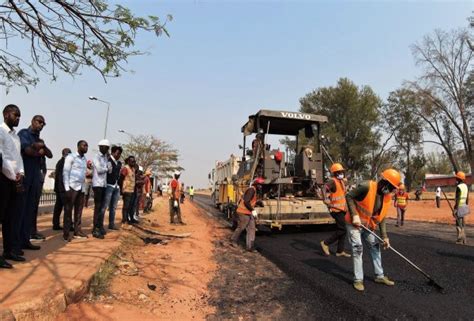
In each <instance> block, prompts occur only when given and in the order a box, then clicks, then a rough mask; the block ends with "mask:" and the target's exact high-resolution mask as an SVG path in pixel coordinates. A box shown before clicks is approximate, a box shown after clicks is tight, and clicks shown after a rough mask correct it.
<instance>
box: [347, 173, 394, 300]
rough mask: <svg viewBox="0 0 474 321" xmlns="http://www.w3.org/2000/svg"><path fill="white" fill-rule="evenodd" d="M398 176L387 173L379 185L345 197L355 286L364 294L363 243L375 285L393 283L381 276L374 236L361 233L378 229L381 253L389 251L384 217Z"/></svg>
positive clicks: (358, 189) (367, 185)
mask: <svg viewBox="0 0 474 321" xmlns="http://www.w3.org/2000/svg"><path fill="white" fill-rule="evenodd" d="M400 180H401V177H400V173H399V172H398V171H396V170H394V169H391V168H390V169H386V170H385V171H383V173H382V174H381V179H380V180H379V181H378V182H375V181H372V180H370V181H366V182H364V183H362V184H361V185H359V186H357V187H356V188H355V189H353V190H351V191H350V192H348V193H347V194H346V202H347V207H348V210H349V211H348V212H347V214H346V218H345V219H346V227H347V232H348V234H349V239H350V243H351V246H352V259H353V265H354V283H353V286H354V288H355V289H356V290H357V291H364V270H363V267H362V252H363V246H362V239H364V241H365V243H366V245H367V246H368V248H369V251H370V256H371V258H372V264H373V266H374V270H375V283H379V284H385V285H388V286H392V285H394V284H395V282H393V281H391V280H390V279H389V278H388V277H386V276H385V275H384V271H383V268H382V255H381V253H380V243H379V242H378V240H377V239H376V238H375V236H374V235H372V234H371V233H369V232H368V231H367V230H365V229H363V228H362V227H361V225H362V224H363V225H364V226H365V227H366V228H368V229H370V230H372V231H375V229H376V227H377V225H378V226H379V228H380V234H382V238H383V240H384V243H383V245H384V249H387V248H389V247H390V241H389V239H388V236H387V229H386V224H385V216H386V214H387V210H388V208H389V207H390V204H391V202H392V196H391V193H392V191H393V190H395V189H396V188H397V187H398V186H399V185H400Z"/></svg>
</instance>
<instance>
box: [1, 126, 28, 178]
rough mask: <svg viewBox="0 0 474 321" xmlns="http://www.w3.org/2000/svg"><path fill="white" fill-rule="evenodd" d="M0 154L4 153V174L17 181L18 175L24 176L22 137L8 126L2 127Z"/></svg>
mask: <svg viewBox="0 0 474 321" xmlns="http://www.w3.org/2000/svg"><path fill="white" fill-rule="evenodd" d="M0 152H1V153H2V159H3V161H2V173H3V175H5V176H6V177H7V178H8V179H10V180H12V181H15V180H16V176H17V174H21V175H24V174H25V169H24V167H23V158H22V157H21V142H20V137H18V135H17V134H16V132H15V130H13V129H10V127H8V125H7V124H5V123H2V124H1V125H0Z"/></svg>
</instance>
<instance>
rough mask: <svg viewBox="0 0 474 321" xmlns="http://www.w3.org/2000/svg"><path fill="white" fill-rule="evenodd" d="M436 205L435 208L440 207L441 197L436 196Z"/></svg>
mask: <svg viewBox="0 0 474 321" xmlns="http://www.w3.org/2000/svg"><path fill="white" fill-rule="evenodd" d="M436 207H437V208H440V207H441V197H438V196H436Z"/></svg>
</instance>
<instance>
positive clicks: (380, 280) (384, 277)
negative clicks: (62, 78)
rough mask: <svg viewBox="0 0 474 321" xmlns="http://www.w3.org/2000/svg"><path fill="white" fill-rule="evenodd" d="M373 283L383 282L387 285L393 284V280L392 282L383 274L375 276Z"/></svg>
mask: <svg viewBox="0 0 474 321" xmlns="http://www.w3.org/2000/svg"><path fill="white" fill-rule="evenodd" d="M375 283H380V284H385V285H388V286H392V285H395V282H393V281H392V280H390V279H389V278H388V277H386V276H383V277H381V278H376V279H375Z"/></svg>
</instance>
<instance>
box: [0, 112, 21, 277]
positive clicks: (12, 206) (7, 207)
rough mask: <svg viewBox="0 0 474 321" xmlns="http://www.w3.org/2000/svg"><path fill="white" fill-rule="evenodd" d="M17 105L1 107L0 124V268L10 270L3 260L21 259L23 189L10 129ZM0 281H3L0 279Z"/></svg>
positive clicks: (15, 139) (18, 146)
mask: <svg viewBox="0 0 474 321" xmlns="http://www.w3.org/2000/svg"><path fill="white" fill-rule="evenodd" d="M20 117H21V113H20V108H18V107H17V106H16V105H7V106H5V108H4V109H3V120H4V122H3V123H2V124H1V125H0V153H1V155H0V156H1V157H0V160H1V164H2V166H1V167H2V168H1V173H0V222H2V238H3V254H2V255H1V256H0V268H3V269H11V268H12V267H13V266H12V265H11V264H10V263H9V262H7V261H6V260H13V261H25V258H24V257H23V256H21V254H22V250H21V244H20V239H19V233H20V229H19V226H20V222H21V220H20V218H21V217H20V215H19V208H20V206H19V205H20V200H21V193H22V192H23V179H24V176H25V171H24V168H23V159H22V157H21V142H20V137H18V135H17V134H16V132H15V130H14V128H15V127H17V126H18V123H19V122H20ZM2 282H5V281H4V280H2Z"/></svg>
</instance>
